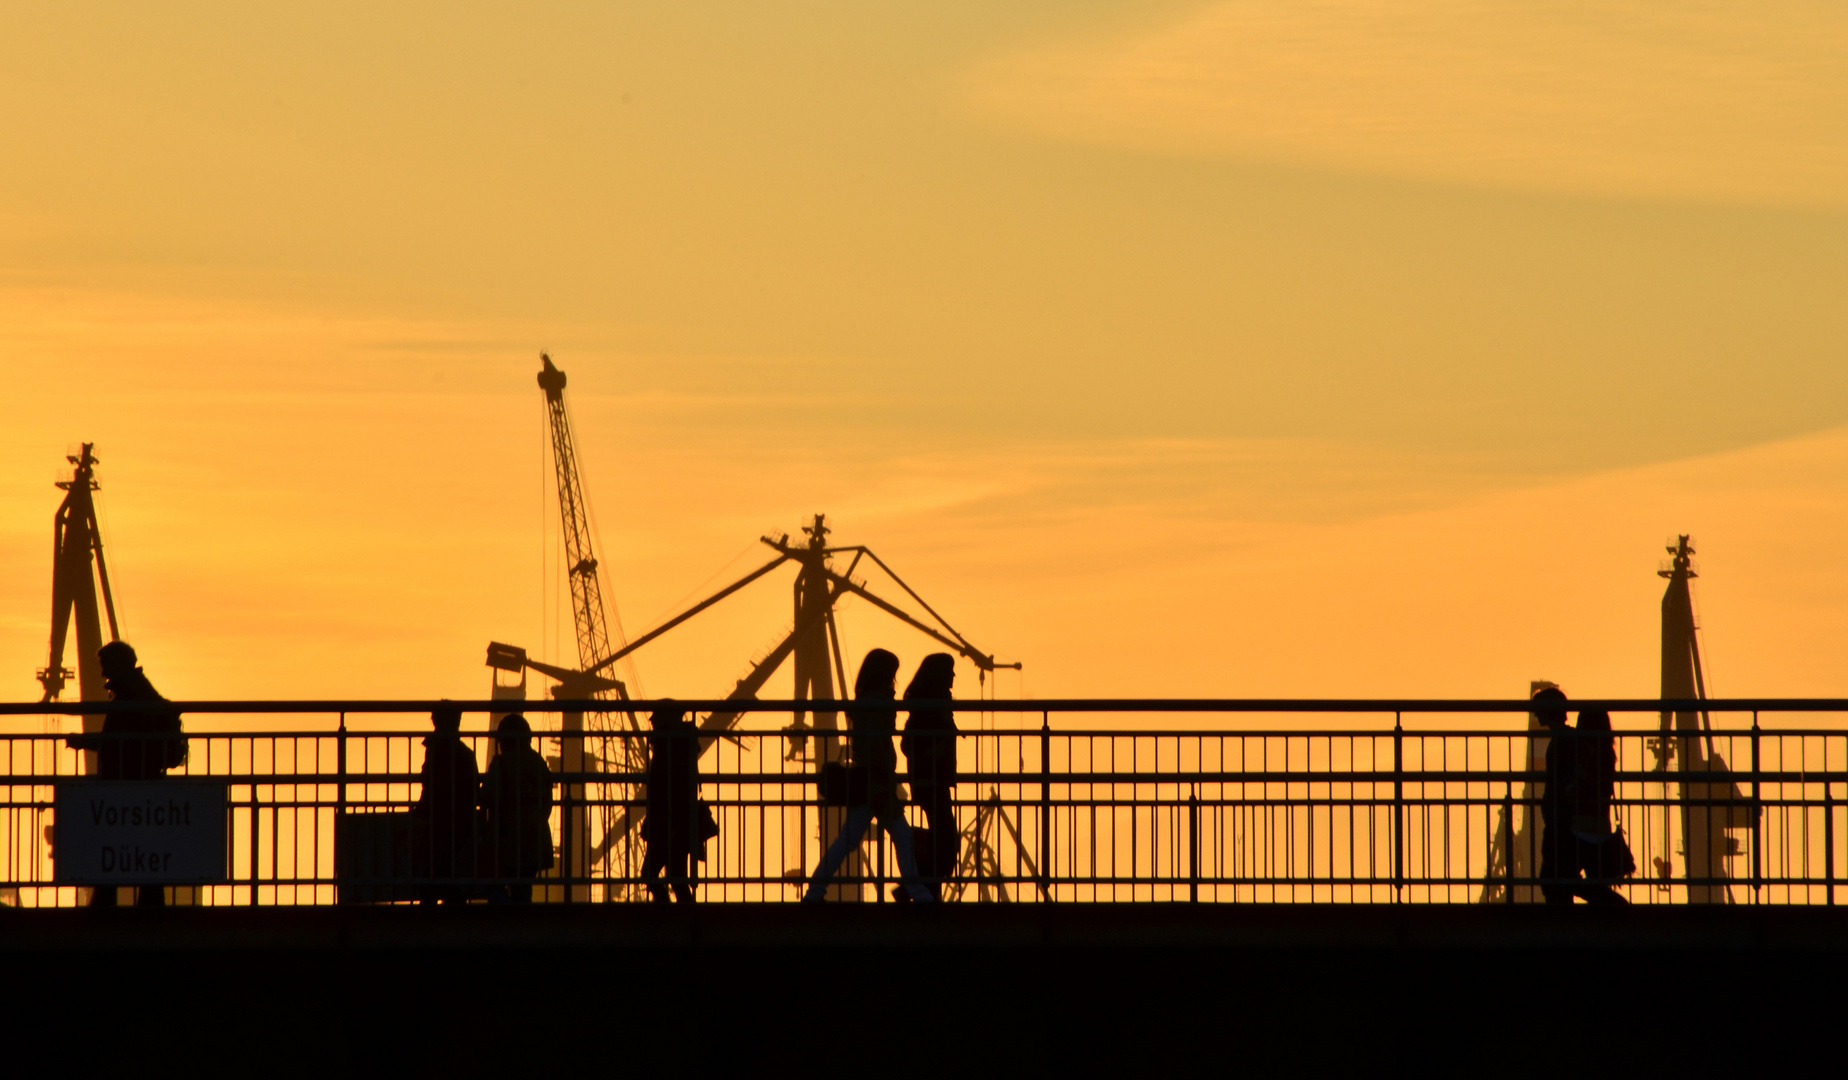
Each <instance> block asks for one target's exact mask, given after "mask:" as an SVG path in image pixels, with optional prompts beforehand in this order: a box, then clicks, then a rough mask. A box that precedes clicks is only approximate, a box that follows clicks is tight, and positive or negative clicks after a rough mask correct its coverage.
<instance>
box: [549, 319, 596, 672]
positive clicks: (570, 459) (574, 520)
mask: <svg viewBox="0 0 1848 1080" xmlns="http://www.w3.org/2000/svg"><path fill="white" fill-rule="evenodd" d="M539 361H540V363H542V364H544V365H545V366H544V368H542V369H541V370H540V372H539V388H540V389H541V390H544V391H545V408H546V415H547V418H548V419H549V420H550V423H551V431H552V460H553V461H554V462H555V463H556V464H557V472H558V516H559V519H560V522H561V524H562V525H563V527H564V542H565V566H566V568H567V569H566V576H567V577H568V578H569V579H570V582H571V612H572V615H573V618H574V622H575V624H576V626H577V649H578V666H579V667H580V668H583V669H585V670H589V669H590V668H593V667H596V666H597V664H598V663H599V662H600V661H602V660H603V658H604V657H606V656H608V655H609V654H610V632H609V620H608V618H607V616H606V615H605V609H604V606H603V589H602V586H601V584H600V583H599V580H598V576H597V555H596V551H595V550H594V549H593V548H592V546H591V542H590V508H589V505H588V503H587V502H586V500H585V498H584V483H583V481H582V480H581V479H580V478H579V476H578V465H577V448H576V446H575V445H574V444H573V442H572V439H571V418H570V416H569V415H567V414H566V412H565V373H564V372H562V371H560V370H558V368H557V367H555V366H553V364H552V358H551V357H550V356H548V355H546V354H545V353H540V354H539Z"/></svg>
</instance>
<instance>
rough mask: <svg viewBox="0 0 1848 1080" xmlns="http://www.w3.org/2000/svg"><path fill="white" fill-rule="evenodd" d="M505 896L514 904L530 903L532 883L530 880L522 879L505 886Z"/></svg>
mask: <svg viewBox="0 0 1848 1080" xmlns="http://www.w3.org/2000/svg"><path fill="white" fill-rule="evenodd" d="M507 898H508V899H509V900H511V901H512V902H514V903H516V904H530V903H532V902H533V883H532V882H530V881H522V882H519V883H517V884H514V885H509V886H507Z"/></svg>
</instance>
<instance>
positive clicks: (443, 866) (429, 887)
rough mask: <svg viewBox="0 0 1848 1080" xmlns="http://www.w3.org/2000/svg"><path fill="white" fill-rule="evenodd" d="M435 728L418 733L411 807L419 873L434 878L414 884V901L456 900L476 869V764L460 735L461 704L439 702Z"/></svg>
mask: <svg viewBox="0 0 1848 1080" xmlns="http://www.w3.org/2000/svg"><path fill="white" fill-rule="evenodd" d="M430 726H431V727H433V728H435V729H436V730H435V731H433V732H431V734H430V735H429V736H428V737H426V738H425V739H424V761H423V769H422V771H421V772H419V774H418V780H419V781H421V783H422V787H423V791H422V794H421V795H419V796H418V799H417V803H416V805H414V806H412V807H411V816H412V819H413V820H414V821H415V822H416V823H417V825H418V827H419V833H420V836H419V839H420V840H421V846H422V848H423V851H422V856H423V857H422V858H421V859H420V860H419V861H420V862H421V863H422V866H421V869H422V871H423V873H422V875H421V876H424V877H428V878H432V879H435V880H431V881H428V882H426V883H424V884H423V885H420V886H419V887H418V903H421V904H434V903H437V902H439V901H441V902H444V903H450V904H459V903H462V902H463V901H465V900H467V899H468V896H469V893H470V891H471V889H470V887H469V886H468V885H467V884H466V880H467V879H469V878H473V877H474V876H475V875H476V872H477V871H476V846H475V845H476V835H475V800H476V799H477V797H478V796H479V795H480V792H481V769H480V767H479V766H477V765H476V764H475V751H474V750H473V749H472V748H470V747H469V745H468V744H467V743H464V742H463V741H462V710H460V709H455V708H449V707H445V708H441V709H437V710H436V711H435V712H432V713H431V714H430Z"/></svg>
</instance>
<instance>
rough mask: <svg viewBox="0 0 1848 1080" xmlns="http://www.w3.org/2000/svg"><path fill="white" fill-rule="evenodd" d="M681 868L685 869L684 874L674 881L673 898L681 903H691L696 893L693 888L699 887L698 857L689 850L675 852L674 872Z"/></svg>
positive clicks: (679, 870) (678, 871)
mask: <svg viewBox="0 0 1848 1080" xmlns="http://www.w3.org/2000/svg"><path fill="white" fill-rule="evenodd" d="M682 868H684V869H685V871H686V876H685V877H683V878H682V879H681V880H679V881H676V882H674V900H675V901H676V902H678V903H682V904H691V903H692V902H693V899H694V897H695V896H696V895H697V894H696V893H695V892H694V890H696V889H697V888H699V859H698V857H696V856H695V855H694V854H693V853H692V852H690V851H688V852H677V853H675V855H674V872H675V873H680V872H681V870H682Z"/></svg>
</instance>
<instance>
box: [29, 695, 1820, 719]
mask: <svg viewBox="0 0 1848 1080" xmlns="http://www.w3.org/2000/svg"><path fill="white" fill-rule="evenodd" d="M857 704H858V703H856V702H853V701H847V700H839V699H821V698H815V699H777V700H768V699H753V700H736V701H734V700H730V699H725V698H703V699H691V698H688V699H655V700H647V701H642V700H637V701H603V700H596V699H551V700H533V701H522V700H519V699H517V698H514V699H510V698H498V699H496V698H488V699H474V700H446V699H430V698H418V699H395V698H370V699H357V698H354V699H343V698H325V699H314V700H281V699H278V700H245V701H171V702H166V703H164V707H166V708H172V709H177V710H179V711H180V712H190V713H427V712H431V711H434V710H436V709H456V710H460V711H461V712H464V713H481V712H486V713H509V712H534V713H552V712H598V713H607V712H633V713H642V712H653V711H654V710H656V709H680V710H684V711H686V712H739V713H749V712H795V711H802V712H845V711H847V710H849V709H852V708H855V707H857ZM893 704H894V705H896V707H897V708H899V709H900V710H911V709H952V710H954V711H956V712H963V713H994V712H1013V713H1055V712H1056V713H1074V712H1144V713H1146V712H1174V713H1190V712H1200V713H1212V712H1236V713H1267V712H1268V713H1278V712H1289V713H1483V712H1494V713H1530V712H1533V711H1534V705H1533V702H1532V701H1530V700H1528V699H1526V698H1045V699H1033V698H1010V699H1005V700H1002V699H985V698H955V699H949V700H940V701H921V700H920V701H905V700H899V701H896V702H894V703H893ZM149 705H150V703H149V702H145V701H40V702H0V716H39V715H45V714H62V715H70V716H78V715H101V714H106V713H112V712H145V711H147V709H148V708H149ZM1565 708H1566V711H1567V712H1573V713H1576V712H1581V711H1583V710H1587V709H1602V710H1603V711H1605V712H1622V713H1638V712H1646V713H1664V712H1709V713H1714V712H1848V698H1584V699H1578V700H1571V701H1567V702H1566V703H1565Z"/></svg>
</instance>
